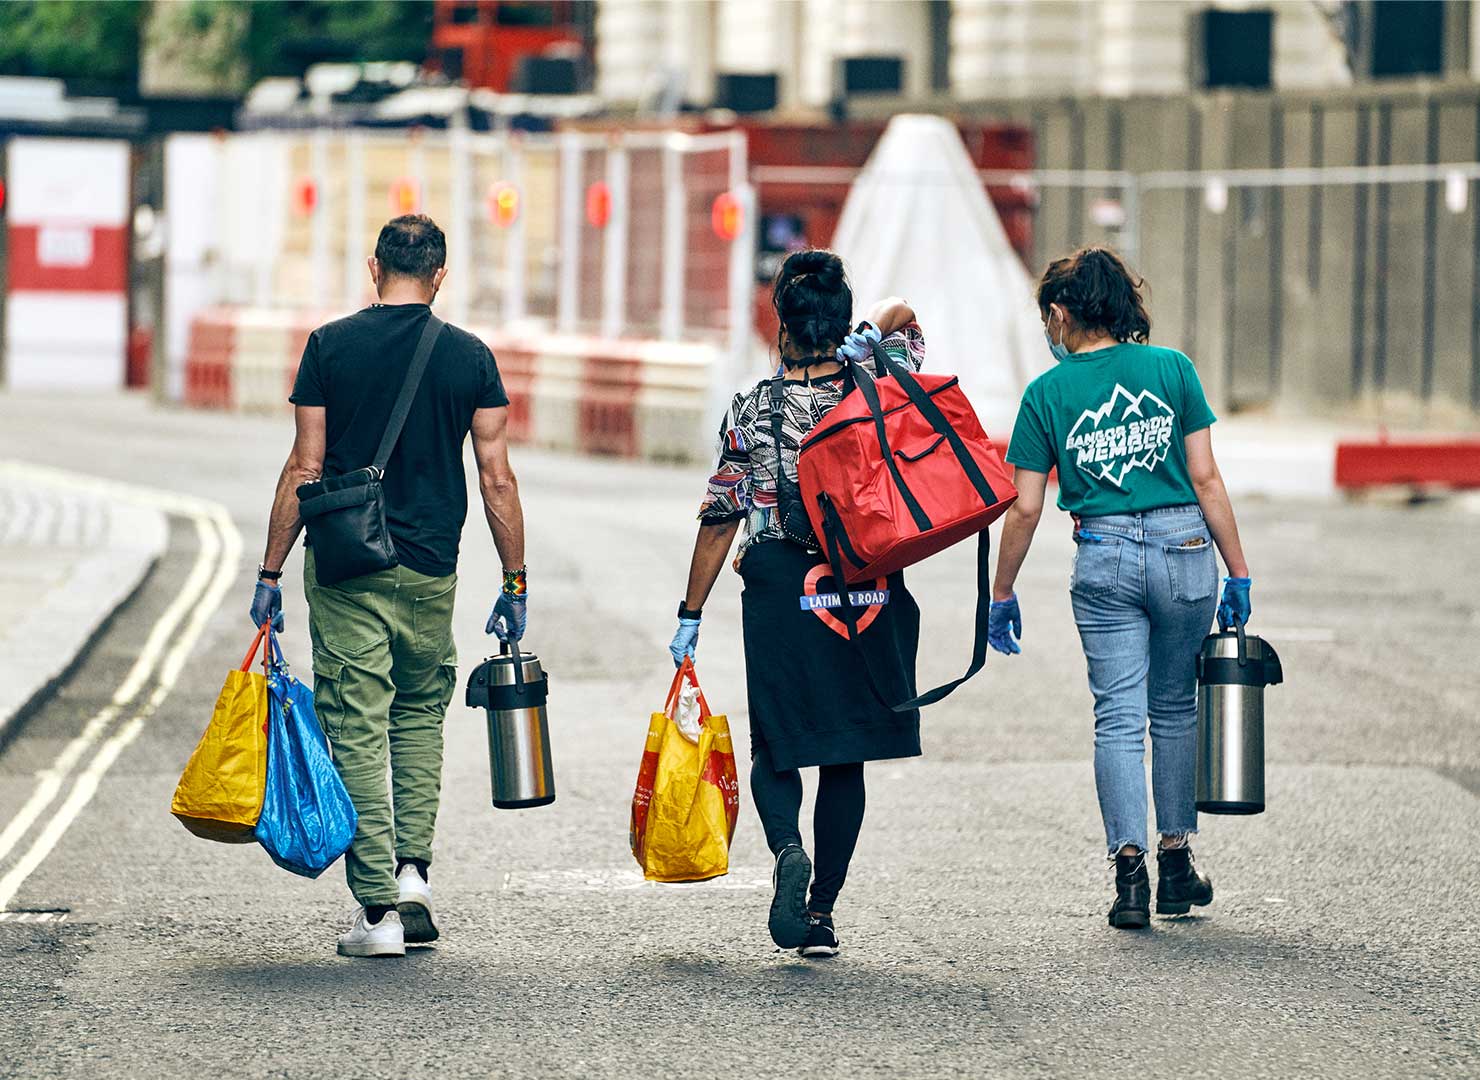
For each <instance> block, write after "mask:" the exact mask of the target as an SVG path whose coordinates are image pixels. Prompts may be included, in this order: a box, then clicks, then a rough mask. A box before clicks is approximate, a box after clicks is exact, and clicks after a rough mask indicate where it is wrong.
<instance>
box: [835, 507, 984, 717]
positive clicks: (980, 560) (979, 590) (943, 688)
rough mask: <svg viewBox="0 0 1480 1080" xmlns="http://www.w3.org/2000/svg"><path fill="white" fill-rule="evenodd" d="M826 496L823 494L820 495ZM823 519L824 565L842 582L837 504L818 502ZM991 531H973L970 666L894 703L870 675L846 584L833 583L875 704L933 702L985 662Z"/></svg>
mask: <svg viewBox="0 0 1480 1080" xmlns="http://www.w3.org/2000/svg"><path fill="white" fill-rule="evenodd" d="M824 499H826V496H824ZM822 512H823V521H822V531H823V536H824V541H825V543H826V553H827V561H828V565H829V566H830V567H831V569H832V574H833V581H834V582H835V583H836V582H842V581H845V580H846V579H845V578H844V576H843V557H842V550H841V548H840V541H841V543H843V544H846V543H847V540H848V534H847V532H846V531H845V530H844V528H843V522H842V519H841V518H840V517H839V516H838V511H837V507H835V506H833V504H832V502H831V500H827V501H824V503H823V505H822ZM991 563H992V534H991V532H990V530H988V529H983V530H982V531H981V532H980V533H978V534H977V540H976V619H975V627H974V629H973V640H972V645H971V666H970V667H968V668H967V669H966V673H965V674H964V675H962V676H961V677H960V678H957V679H952V680H951V681H950V682H948V683H942V684H941V685H940V686H937V687H936V688H935V689H933V690H927V691H925V692H924V693H923V694H916V695H915V696H914V697H912V698H910V699H909V700H908V701H905V702H901V703H900V704H898V705H895V704H893V703H892V702H890V701H889V700H888V699H886V698H885V697H884V694H883V693H882V692H881V691H880V690H879V684H878V682H877V681H876V680H875V679H874V671H873V667H872V665H870V663H869V658H868V653H867V651H866V650H865V649H864V648H863V642H862V640H861V639H860V638H859V634H860V633H861V631H860V630H859V629H858V620H859V617H860V615H861V614H862V612H861V611H860V609H858V608H855V607H854V606H853V596H852V593H851V592H850V591H849V588H848V586H847V585H846V584H842V585H837V589H838V592H839V594H840V597H839V598H840V599H841V600H842V603H841V604H839V605H838V614H839V615H840V616H841V617H842V620H843V625H844V626H845V627H846V628H847V630H848V641H849V642H850V643H851V644H852V645H853V648H854V650H855V652H856V653H857V654H858V660H859V666H860V667H862V668H863V674H864V677H865V678H866V679H867V680H868V685H869V690H870V691H871V692H872V693H873V695H874V698H875V699H876V700H877V701H878V702H879V704H881V705H883V706H885V707H886V708H888V709H891V710H893V711H894V712H897V713H902V712H909V711H911V710H912V709H919V708H922V707H924V706H926V705H934V704H935V703H936V702H937V701H940V700H942V699H944V698H947V697H949V696H950V695H951V693H952V692H953V691H954V690H955V689H956V687H958V686H960V685H961V684H962V683H964V682H966V681H967V680H968V679H970V678H972V676H974V675H975V674H976V673H977V672H979V671H981V669H982V668H983V667H985V666H986V663H987V644H988V641H987V630H988V627H989V626H990V623H991V614H992V572H991Z"/></svg>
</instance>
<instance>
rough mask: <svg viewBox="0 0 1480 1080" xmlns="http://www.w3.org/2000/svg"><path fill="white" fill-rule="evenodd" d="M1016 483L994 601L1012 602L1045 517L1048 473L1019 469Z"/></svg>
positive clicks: (1005, 522) (1005, 524)
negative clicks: (1013, 594) (1015, 498)
mask: <svg viewBox="0 0 1480 1080" xmlns="http://www.w3.org/2000/svg"><path fill="white" fill-rule="evenodd" d="M1012 482H1013V484H1014V485H1015V486H1016V487H1017V489H1018V497H1017V502H1015V503H1013V504H1012V507H1011V509H1009V510H1008V511H1007V516H1006V517H1005V518H1004V519H1003V524H1002V542H1001V548H1000V550H999V551H998V552H997V576H996V578H995V579H994V580H993V583H992V599H993V600H1010V599H1012V592H1013V587H1014V586H1015V585H1016V584H1017V576H1018V571H1019V570H1021V569H1022V568H1023V560H1024V559H1026V558H1027V557H1028V548H1029V547H1031V546H1032V544H1033V533H1034V532H1035V531H1037V529H1038V519H1039V518H1040V517H1042V516H1043V497H1044V493H1045V492H1046V491H1047V490H1048V473H1041V472H1031V471H1029V470H1028V469H1016V470H1014V472H1013V475H1012Z"/></svg>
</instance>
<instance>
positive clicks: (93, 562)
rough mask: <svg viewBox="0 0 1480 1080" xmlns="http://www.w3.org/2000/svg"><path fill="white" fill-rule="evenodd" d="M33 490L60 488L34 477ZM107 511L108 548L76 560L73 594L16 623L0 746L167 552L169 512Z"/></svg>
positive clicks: (1, 681)
mask: <svg viewBox="0 0 1480 1080" xmlns="http://www.w3.org/2000/svg"><path fill="white" fill-rule="evenodd" d="M26 485H27V486H28V487H30V488H33V489H41V490H43V491H45V490H55V491H57V492H59V493H60V492H61V491H63V490H65V489H64V488H62V487H55V488H52V487H50V486H49V485H47V484H46V483H45V482H43V481H37V480H33V479H27V480H26ZM99 501H100V502H103V503H105V504H106V506H107V513H108V527H107V533H106V536H105V538H104V540H103V542H102V543H100V544H98V545H97V546H96V547H95V548H92V549H90V550H89V551H88V552H87V553H86V554H84V555H82V556H81V557H80V558H78V559H77V560H76V563H75V565H74V567H73V569H72V570H71V572H70V573H69V574H68V575H67V580H66V586H65V588H63V589H61V590H58V591H56V592H54V593H53V594H51V595H49V596H48V598H47V603H46V604H45V606H44V609H43V610H32V611H29V612H27V613H26V614H24V615H22V616H21V617H20V618H19V619H18V620H17V621H16V623H15V624H14V630H13V631H12V634H11V638H10V640H11V642H12V648H11V649H10V650H9V652H8V655H7V656H5V657H4V664H3V667H4V672H5V677H4V678H0V745H4V743H6V742H7V741H8V740H9V739H10V737H11V736H12V735H13V734H14V733H15V730H16V729H17V728H18V727H19V726H20V723H21V721H23V720H24V719H25V717H26V715H27V714H29V713H30V712H32V711H33V710H34V709H36V708H37V707H38V706H39V705H40V704H42V703H43V702H44V701H46V700H47V699H48V698H49V697H50V696H51V694H52V693H53V692H54V691H55V690H56V688H57V687H58V686H59V685H60V684H61V683H62V682H64V681H65V680H66V678H67V676H68V674H69V673H70V672H71V671H72V669H73V668H74V667H75V666H76V664H77V662H78V660H79V659H80V657H81V656H82V654H83V653H84V652H85V651H86V650H87V648H88V646H89V645H91V644H92V642H93V641H95V640H96V639H97V638H98V636H99V635H100V634H102V632H103V631H104V630H105V629H106V628H107V626H108V624H109V622H110V621H111V620H112V618H113V616H114V614H115V613H117V611H118V610H119V609H120V608H122V607H123V606H124V605H125V604H126V603H128V601H129V600H130V599H131V598H132V597H133V595H134V594H135V593H136V592H137V591H138V589H139V587H140V586H141V585H142V584H143V582H144V579H145V578H146V577H147V576H148V575H149V573H150V571H151V570H153V569H154V567H155V565H156V564H157V563H158V562H159V559H160V557H161V556H162V555H163V554H164V552H165V548H166V547H167V545H168V542H169V523H168V521H167V519H166V517H165V515H164V513H163V512H161V511H159V510H156V509H153V508H150V507H147V506H141V505H138V504H136V503H131V502H126V501H122V500H117V499H107V498H99Z"/></svg>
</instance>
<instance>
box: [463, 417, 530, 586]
mask: <svg viewBox="0 0 1480 1080" xmlns="http://www.w3.org/2000/svg"><path fill="white" fill-rule="evenodd" d="M508 435H509V410H508V407H507V406H500V407H499V408H496V409H478V410H477V411H475V412H474V413H473V457H474V458H475V459H476V460H477V462H478V490H479V492H481V493H482V495H483V513H484V516H485V517H487V518H488V531H489V532H491V533H492V534H493V546H494V547H495V548H497V549H498V557H499V560H500V562H502V563H503V567H504V569H505V570H520V569H522V568H523V567H524V507H523V505H522V504H521V503H520V502H519V481H518V479H517V478H516V477H515V476H514V469H513V467H512V466H511V465H510V464H509V438H508Z"/></svg>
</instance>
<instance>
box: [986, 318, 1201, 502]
mask: <svg viewBox="0 0 1480 1080" xmlns="http://www.w3.org/2000/svg"><path fill="white" fill-rule="evenodd" d="M1216 419H1217V417H1215V416H1214V415H1213V410H1212V409H1210V408H1209V407H1208V399H1207V398H1206V397H1204V396H1203V389H1202V383H1201V382H1200V381H1199V380H1198V377H1197V369H1196V368H1194V367H1193V366H1192V361H1191V360H1189V359H1187V357H1185V356H1183V355H1182V354H1181V353H1179V352H1178V351H1177V350H1176V349H1160V348H1157V347H1155V346H1153V345H1135V344H1130V343H1127V344H1123V345H1112V346H1110V347H1109V348H1107V349H1096V350H1095V351H1094V352H1087V353H1075V354H1071V355H1070V356H1069V358H1068V359H1067V360H1065V361H1063V362H1062V363H1060V364H1058V365H1057V366H1055V367H1053V368H1051V369H1050V370H1048V371H1045V372H1044V373H1043V374H1042V375H1040V376H1038V378H1036V379H1034V380H1033V381H1032V382H1031V383H1029V384H1028V389H1027V390H1026V391H1025V392H1024V393H1023V403H1022V405H1021V406H1020V407H1019V409H1018V416H1017V424H1016V425H1015V426H1014V427H1013V429H1012V442H1011V444H1010V445H1009V446H1008V448H1007V460H1008V461H1009V462H1010V463H1012V464H1013V465H1016V466H1018V467H1019V468H1022V469H1029V470H1031V471H1033V472H1041V473H1046V472H1048V471H1049V470H1050V469H1052V468H1053V467H1054V466H1055V465H1057V466H1058V470H1059V509H1061V510H1068V511H1070V512H1071V513H1075V514H1082V515H1084V516H1085V517H1094V516H1098V515H1103V514H1133V513H1136V512H1138V511H1141V510H1157V509H1160V508H1161V507H1164V506H1184V505H1187V504H1189V503H1195V502H1197V493H1196V491H1194V490H1193V487H1192V480H1191V478H1190V477H1189V476H1188V474H1187V450H1186V447H1185V446H1184V445H1183V442H1182V440H1183V439H1185V438H1186V437H1187V436H1188V435H1190V434H1191V433H1193V432H1194V431H1201V430H1202V429H1203V428H1205V427H1208V426H1210V425H1211V424H1212V423H1213V421H1214V420H1216Z"/></svg>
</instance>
